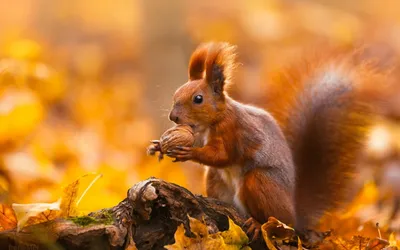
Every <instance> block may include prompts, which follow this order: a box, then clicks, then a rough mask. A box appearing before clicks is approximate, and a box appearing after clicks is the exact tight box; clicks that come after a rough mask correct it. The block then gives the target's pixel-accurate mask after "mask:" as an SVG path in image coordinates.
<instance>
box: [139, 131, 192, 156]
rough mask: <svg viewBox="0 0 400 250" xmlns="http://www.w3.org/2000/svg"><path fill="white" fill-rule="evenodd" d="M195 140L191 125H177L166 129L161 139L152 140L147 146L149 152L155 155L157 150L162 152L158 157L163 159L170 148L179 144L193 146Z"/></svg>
mask: <svg viewBox="0 0 400 250" xmlns="http://www.w3.org/2000/svg"><path fill="white" fill-rule="evenodd" d="M194 141H195V138H194V133H193V130H192V128H191V127H190V126H189V125H176V126H175V127H172V128H170V129H168V130H167V131H165V132H164V133H163V134H162V135H161V138H160V140H153V141H151V143H152V145H151V146H149V147H148V148H147V153H148V154H149V155H155V153H156V152H160V154H159V156H158V159H159V160H162V159H163V158H164V154H165V153H166V152H167V151H168V150H172V149H174V148H176V147H179V146H181V147H192V146H193V144H194Z"/></svg>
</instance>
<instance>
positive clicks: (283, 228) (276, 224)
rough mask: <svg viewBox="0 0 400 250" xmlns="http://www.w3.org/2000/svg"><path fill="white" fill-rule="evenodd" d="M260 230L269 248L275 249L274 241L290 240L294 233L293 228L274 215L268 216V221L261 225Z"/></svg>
mask: <svg viewBox="0 0 400 250" xmlns="http://www.w3.org/2000/svg"><path fill="white" fill-rule="evenodd" d="M261 232H262V235H263V238H264V240H265V243H266V244H267V246H268V248H269V249H277V248H276V247H275V244H274V243H280V241H283V240H290V239H291V238H292V237H293V236H294V235H295V232H294V229H293V228H291V227H289V226H287V225H285V224H284V223H282V222H280V221H279V220H277V219H276V218H274V217H269V218H268V221H267V222H266V223H264V224H263V225H262V226H261ZM300 249H301V245H300Z"/></svg>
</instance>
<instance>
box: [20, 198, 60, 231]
mask: <svg viewBox="0 0 400 250" xmlns="http://www.w3.org/2000/svg"><path fill="white" fill-rule="evenodd" d="M60 204H61V199H59V200H58V201H56V202H54V203H31V204H16V203H14V204H12V208H13V209H14V212H15V215H16V217H17V220H18V224H17V231H20V230H21V229H22V228H23V227H24V226H25V225H26V223H27V222H28V220H29V218H30V217H38V218H46V216H43V217H42V216H39V214H40V213H42V212H44V211H47V210H60ZM33 221H35V220H33ZM36 221H37V222H38V223H40V222H43V221H40V219H38V220H36ZM31 225H32V224H31Z"/></svg>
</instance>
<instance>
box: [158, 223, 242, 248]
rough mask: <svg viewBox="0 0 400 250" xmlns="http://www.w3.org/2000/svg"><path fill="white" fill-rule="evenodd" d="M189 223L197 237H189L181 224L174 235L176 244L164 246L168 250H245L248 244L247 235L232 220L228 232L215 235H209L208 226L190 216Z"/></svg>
mask: <svg viewBox="0 0 400 250" xmlns="http://www.w3.org/2000/svg"><path fill="white" fill-rule="evenodd" d="M189 221H190V230H191V232H192V233H193V234H194V236H195V237H193V238H190V237H187V236H186V235H185V229H184V226H183V224H181V225H180V226H178V228H177V230H176V232H175V235H174V239H175V243H174V244H173V245H167V246H164V247H165V248H166V249H210V250H211V249H243V248H246V245H247V244H248V238H247V236H246V234H245V233H244V232H243V230H242V229H241V228H240V227H239V226H237V225H236V224H235V223H234V222H233V221H232V220H231V219H229V229H228V230H227V231H225V232H218V233H215V234H209V233H208V229H207V226H206V225H205V224H204V223H202V222H201V221H199V220H197V219H195V218H192V217H190V216H189Z"/></svg>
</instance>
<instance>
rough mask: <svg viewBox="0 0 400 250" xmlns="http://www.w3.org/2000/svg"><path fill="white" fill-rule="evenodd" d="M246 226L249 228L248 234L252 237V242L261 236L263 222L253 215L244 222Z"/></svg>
mask: <svg viewBox="0 0 400 250" xmlns="http://www.w3.org/2000/svg"><path fill="white" fill-rule="evenodd" d="M243 227H244V228H247V230H246V234H247V236H248V237H249V238H251V242H253V241H256V240H257V239H258V238H259V237H260V232H261V224H260V223H259V222H258V221H256V220H255V219H254V218H253V217H250V218H249V219H248V220H246V221H245V222H244V224H243Z"/></svg>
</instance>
